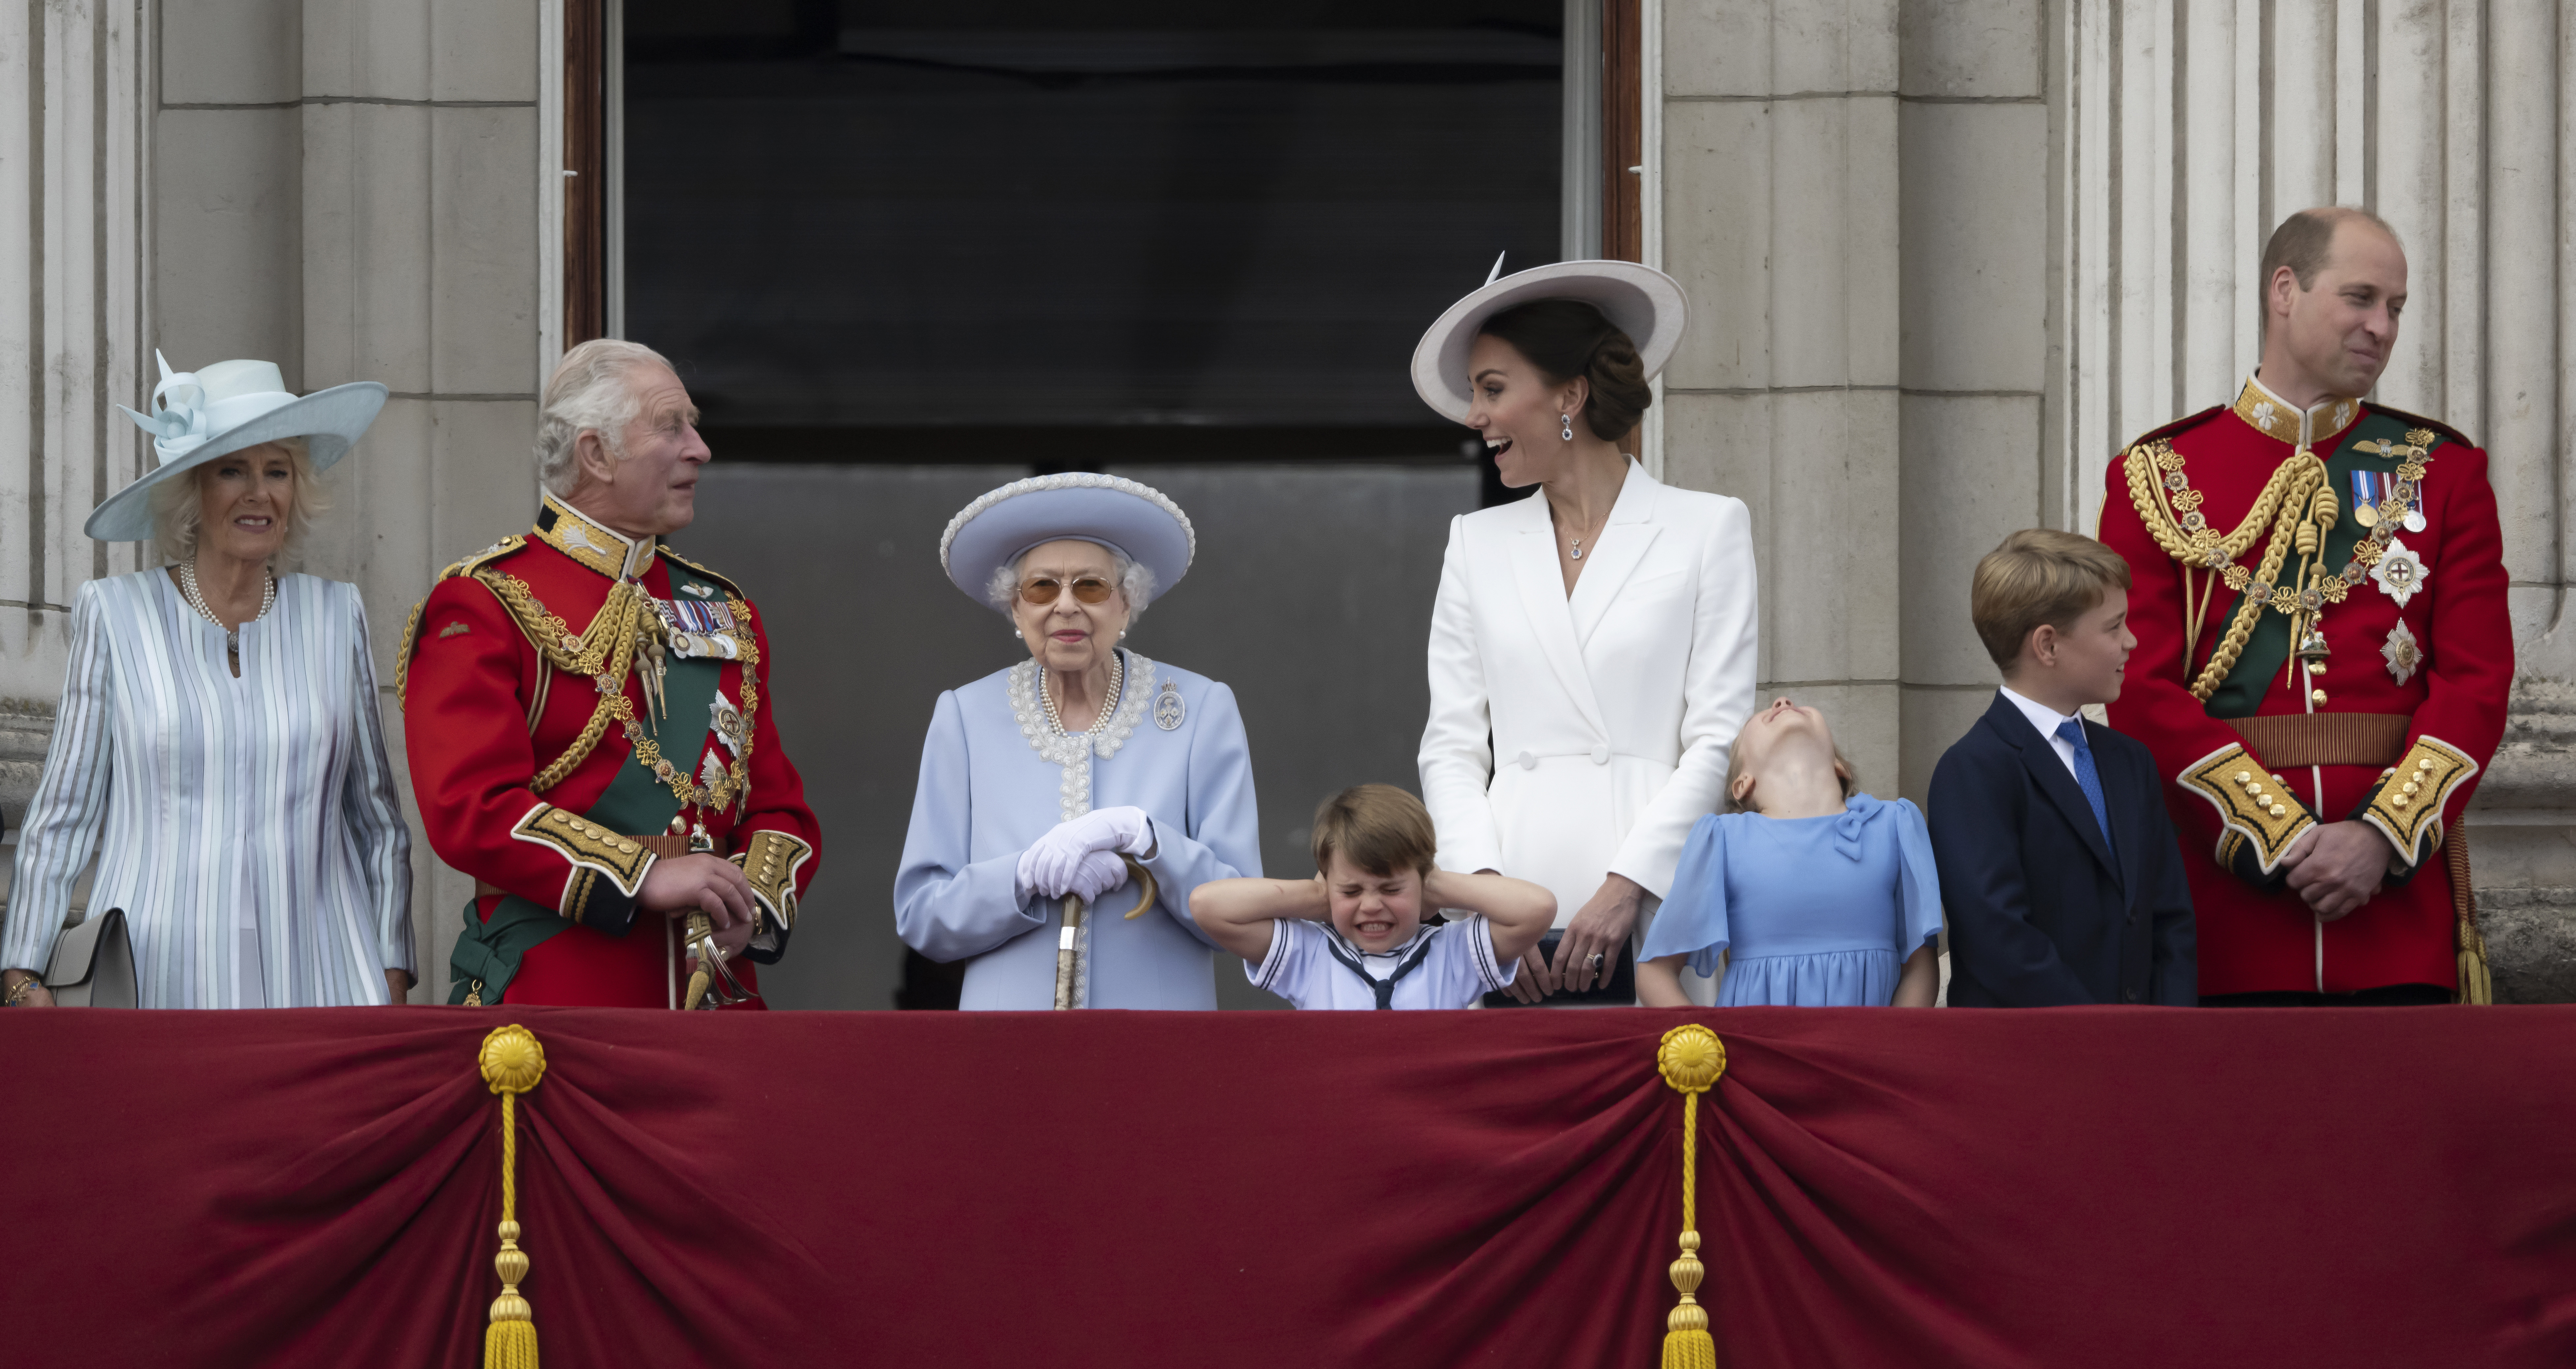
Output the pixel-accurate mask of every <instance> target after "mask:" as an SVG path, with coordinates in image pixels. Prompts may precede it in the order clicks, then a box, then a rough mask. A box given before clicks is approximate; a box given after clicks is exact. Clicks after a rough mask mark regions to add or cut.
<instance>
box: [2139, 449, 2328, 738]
mask: <svg viewBox="0 0 2576 1369" xmlns="http://www.w3.org/2000/svg"><path fill="white" fill-rule="evenodd" d="M2128 475H2129V500H2130V502H2131V503H2133V504H2135V505H2137V508H2138V517H2139V519H2140V520H2141V521H2143V522H2144V523H2145V524H2146V526H2147V534H2148V535H2149V536H2151V537H2153V538H2155V539H2156V545H2157V546H2159V547H2162V548H2164V551H2165V554H2166V555H2168V556H2171V557H2172V558H2173V559H2174V560H2176V561H2179V562H2181V563H2182V568H2183V576H2184V579H2183V597H2184V601H2185V602H2184V606H2183V617H2184V622H2183V630H2184V641H2183V661H2184V665H2185V668H2186V669H2188V668H2189V665H2190V661H2191V657H2192V656H2193V655H2195V654H2197V652H2198V651H2199V639H2200V629H2201V625H2202V623H2203V621H2204V619H2205V618H2206V616H2207V614H2208V609H2209V594H2210V591H2211V590H2212V589H2214V588H2215V586H2216V582H2217V581H2218V580H2220V579H2222V578H2223V579H2224V580H2225V581H2226V582H2227V584H2228V587H2229V588H2231V589H2243V588H2245V586H2246V585H2248V584H2252V585H2256V586H2259V587H2260V588H2258V589H2255V590H2251V591H2249V592H2248V593H2247V594H2246V597H2245V604H2244V606H2243V607H2241V608H2239V609H2238V610H2237V611H2236V618H2235V620H2234V621H2233V622H2231V623H2229V624H2228V627H2227V635H2226V636H2225V637H2224V638H2221V639H2220V641H2219V643H2218V646H2217V648H2216V649H2214V650H2213V651H2211V652H2210V654H2209V664H2208V665H2206V666H2205V667H2203V668H2202V670H2201V672H2200V674H2199V675H2198V676H2197V677H2195V678H2194V679H2193V680H2192V682H2191V696H2192V697H2193V698H2195V699H2198V700H2200V701H2201V702H2203V703H2207V702H2208V701H2209V696H2210V695H2211V694H2213V693H2216V692H2217V690H2218V686H2219V684H2220V683H2221V682H2222V681H2224V680H2226V678H2227V675H2228V672H2230V671H2232V670H2234V669H2235V668H2236V661H2237V658H2238V657H2240V656H2242V655H2244V654H2245V643H2246V642H2247V641H2248V640H2250V639H2251V638H2252V637H2253V635H2254V627H2255V624H2257V623H2259V622H2261V621H2262V620H2263V610H2264V608H2265V607H2266V606H2267V605H2269V604H2270V602H2271V599H2272V597H2273V595H2272V593H2271V591H2272V590H2273V589H2274V588H2275V587H2276V586H2275V582H2276V581H2277V579H2278V577H2279V576H2280V573H2281V563H2282V562H2283V561H2284V560H2286V559H2288V556H2289V552H2290V550H2291V548H2292V547H2293V546H2295V547H2297V548H2298V551H2299V554H2300V557H2301V560H2302V565H2301V567H2300V571H2299V579H2300V583H2299V585H2298V586H2297V590H2296V591H2294V592H2299V591H2304V592H2306V593H2318V595H2319V599H2320V603H2322V600H2323V595H2322V593H2321V592H2318V591H2313V590H2309V589H2308V586H2307V581H2308V579H2309V578H2310V577H2311V575H2312V574H2313V573H2314V572H2315V571H2316V567H2315V566H2314V565H2313V564H2312V563H2313V562H2314V561H2315V560H2316V557H2317V551H2318V548H2319V547H2320V546H2322V545H2323V532H2324V530H2325V529H2327V528H2331V527H2333V526H2334V523H2335V520H2336V519H2337V518H2339V517H2341V516H2342V508H2341V506H2340V505H2339V504H2338V503H2337V502H2336V500H2335V494H2334V491H2333V490H2332V489H2331V488H2329V487H2328V486H2327V484H2326V467H2325V463H2324V462H2322V461H2319V460H2318V459H2317V457H2316V453H2314V452H2311V451H2309V450H2308V449H2307V448H2305V447H2301V448H2299V449H2298V451H2297V452H2295V453H2294V454H2292V456H2291V457H2290V459H2289V460H2287V461H2284V462H2282V463H2281V465H2280V467H2279V468H2278V469H2276V470H2274V471H2273V472H2272V478H2271V479H2270V480H2267V481H2265V482H2264V484H2263V492H2262V493H2261V494H2260V495H2258V496H2256V497H2255V500H2254V507H2253V508H2252V509H2250V510H2248V511H2247V512H2246V515H2245V521H2244V522H2242V523H2239V524H2237V525H2236V529H2235V531H2233V532H2229V533H2227V534H2225V535H2224V536H2222V535H2220V533H2219V532H2218V530H2217V529H2215V528H2212V527H2210V526H2209V520H2208V518H2207V516H2206V515H2204V514H2202V513H2201V511H2200V506H2201V501H2202V494H2201V492H2200V491H2199V490H2195V489H2193V488H2191V480H2190V477H2188V476H2186V475H2185V474H2184V473H2183V458H2182V453H2180V452H2177V451H2175V450H2174V449H2173V443H2172V442H2171V441H2169V440H2166V439H2162V438H2159V439H2157V440H2156V441H2154V442H2142V443H2139V444H2138V445H2137V446H2134V447H2131V448H2130V449H2129V451H2128ZM2266 524H2269V525H2270V526H2271V529H2272V539H2271V541H2270V542H2269V543H2267V544H2266V545H2265V546H2264V548H2263V560H2262V568H2261V569H2260V570H2257V571H2255V572H2253V573H2251V574H2250V575H2249V574H2248V573H2247V572H2246V571H2245V570H2244V569H2243V568H2242V567H2239V566H2237V565H2236V564H2235V562H2236V559H2237V558H2238V557H2240V556H2242V555H2244V554H2245V552H2246V550H2247V549H2248V548H2250V547H2252V546H2253V545H2254V539H2255V537H2256V536H2258V535H2259V534H2260V533H2261V532H2262V530H2263V528H2264V526H2265V525H2266ZM2195 571H2200V572H2204V573H2207V574H2208V575H2209V576H2210V577H2211V584H2210V585H2209V586H2208V587H2205V588H2203V589H2201V590H2200V594H2199V597H2200V603H2199V605H2198V606H2197V608H2196V609H2195V606H2194V605H2193V604H2192V603H2191V602H2190V600H2191V598H2192V597H2193V576H2194V572H2195ZM2335 597H2336V598H2338V599H2339V598H2341V597H2342V596H2341V595H2340V594H2338V595H2336V596H2335Z"/></svg>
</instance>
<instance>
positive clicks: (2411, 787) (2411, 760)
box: [2361, 736, 2478, 865]
mask: <svg viewBox="0 0 2576 1369" xmlns="http://www.w3.org/2000/svg"><path fill="white" fill-rule="evenodd" d="M2477 773H2478V763H2477V762H2476V761H2473V760H2471V759H2469V756H2468V753H2467V752H2465V751H2462V750H2460V749H2459V748H2458V747H2456V746H2452V745H2451V744H2449V743H2448V742H2443V741H2439V740H2436V739H2435V738H2433V737H2429V736H2423V737H2417V738H2416V739H2415V745H2414V746H2413V747H2411V748H2409V749H2408V750H2407V752H2406V758H2405V759H2404V760H2401V761H2399V762H2398V763H2397V765H2396V767H2395V768H2394V769H2391V770H2389V771H2387V772H2386V773H2384V774H2382V775H2381V776H2380V780H2379V792H2378V793H2376V794H2373V795H2372V796H2371V799H2370V806H2369V807H2368V808H2366V809H2364V810H2362V815H2361V820H2362V821H2364V822H2367V823H2369V824H2370V825H2371V826H2373V827H2376V828H2378V829H2379V830H2380V831H2382V832H2385V833H2387V834H2388V839H2389V840H2390V841H2393V842H2395V843H2397V849H2398V850H2399V851H2400V852H2402V853H2404V855H2405V857H2406V863H2407V864H2409V865H2421V864H2423V863H2424V859H2425V857H2427V856H2430V855H2431V854H2433V853H2434V852H2435V851H2438V850H2440V849H2442V808H2443V805H2444V804H2446V803H2447V802H2449V800H2450V797H2451V791H2453V790H2455V789H2457V788H2459V787H2460V786H2461V785H2463V784H2466V783H2467V782H2468V781H2469V780H2470V779H2471V778H2472V777H2473V776H2475V775H2476V774H2477Z"/></svg>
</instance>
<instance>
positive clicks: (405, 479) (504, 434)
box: [0, 0, 552, 999]
mask: <svg viewBox="0 0 2576 1369" xmlns="http://www.w3.org/2000/svg"><path fill="white" fill-rule="evenodd" d="M539 10H540V5H539V4H538V3H535V0H393V2H392V3H362V0H161V3H159V4H157V5H153V6H143V5H139V4H135V3H131V0H122V2H120V3H105V2H104V0H59V2H56V0H49V3H46V4H41V5H29V6H17V7H9V6H0V88H5V89H7V90H9V91H10V92H11V96H12V97H11V98H7V99H0V425H7V427H8V429H9V430H10V431H12V432H14V433H18V434H22V436H21V437H20V439H19V440H20V441H21V442H22V443H23V446H24V449H25V450H26V451H27V452H28V453H29V454H30V455H29V459H27V460H25V461H23V462H21V461H17V460H14V459H12V460H10V461H6V462H0V817H6V818H9V819H13V820H14V818H15V817H16V815H17V809H18V808H19V807H20V806H22V805H23V804H24V801H25V792H24V791H26V790H27V789H30V788H32V787H33V783H34V779H35V775H36V773H37V771H38V769H39V767H40V764H41V760H42V757H43V749H44V743H45V738H46V736H47V734H48V733H49V732H50V728H51V717H52V700H53V699H54V698H55V697H56V696H57V695H58V694H59V692H60V689H61V681H62V669H63V659H64V651H65V648H66V646H67V642H66V639H65V634H64V623H65V609H66V606H67V605H68V604H69V603H70V601H71V596H72V594H73V592H74V591H75V590H76V589H77V588H78V586H79V584H80V583H81V582H82V581H83V580H86V579H89V578H92V577H94V576H99V575H107V574H116V573H122V572H126V571H131V570H135V569H139V568H141V567H142V566H144V565H147V564H153V563H157V561H158V557H157V556H153V555H149V554H148V553H147V551H146V549H142V548H137V547H131V546H126V547H103V546H98V545H95V544H92V543H91V542H90V541H89V540H88V539H87V538H86V537H83V536H82V535H81V534H80V524H81V521H82V520H83V519H84V518H85V517H86V516H87V514H88V512H89V510H90V509H91V507H93V506H94V505H95V504H96V503H97V502H98V500H99V499H101V498H103V497H105V496H106V495H107V494H108V493H110V492H112V491H114V490H115V489H117V488H118V487H120V486H122V485H123V484H124V483H125V482H126V481H128V480H130V479H132V478H133V477H134V476H135V475H136V474H139V473H140V472H141V471H142V470H143V469H145V465H146V463H148V462H149V461H150V459H151V457H150V449H149V447H148V445H146V444H144V443H143V442H141V441H140V440H139V438H138V436H137V435H136V434H135V433H134V430H133V429H132V427H131V425H129V424H127V423H126V422H125V421H124V420H123V419H122V418H121V417H117V416H115V414H114V411H113V409H112V408H111V407H110V406H111V405H113V404H116V403H127V404H134V405H138V406H139V405H141V404H142V403H143V401H144V397H145V395H146V394H148V392H149V391H150V389H151V385H152V379H153V371H152V369H151V355H152V349H153V347H154V346H159V347H161V348H162V349H163V350H165V351H166V352H167V353H168V355H169V357H170V359H171V360H172V362H173V363H174V364H176V365H178V366H180V367H182V368H187V367H193V366H198V365H203V364H205V363H208V362H212V361H220V360H224V359H227V358H232V357H260V358H265V359H270V360H274V361H276V362H277V363H278V365H279V366H280V368H281V369H283V370H284V372H285V375H286V381H287V384H288V385H289V386H290V387H291V388H293V389H296V390H299V391H310V390H316V389H321V388H324V387H327V386H331V385H337V384H342V383H345V382H348V381H352V380H378V381H382V382H384V383H385V384H386V385H387V386H388V387H390V388H391V389H392V391H393V398H392V401H391V402H390V403H388V404H387V406H386V408H385V412H384V414H383V416H382V417H381V418H379V419H378V420H377V422H376V425H375V427H374V428H373V429H372V430H370V432H369V433H368V435H367V439H366V441H364V442H363V443H361V444H360V445H359V447H358V449H357V450H356V451H355V452H354V453H353V454H352V455H351V456H350V457H349V458H348V460H347V461H346V462H344V463H343V464H342V465H341V466H339V467H338V468H336V469H335V470H334V471H332V472H331V474H330V475H329V476H328V477H326V481H325V488H326V490H327V492H328V494H329V495H330V497H331V498H332V500H333V503H334V508H333V509H332V511H331V512H330V513H329V514H328V515H327V516H326V517H325V518H324V520H323V521H322V522H321V524H320V526H319V527H318V529H317V530H316V533H315V535H314V537H313V539H312V541H311V542H310V544H309V545H307V546H306V547H305V548H304V553H303V561H302V566H301V568H302V569H304V570H307V571H310V572H312V573H314V574H317V575H322V576H326V577H329V578H332V579H339V580H349V581H353V582H355V583H356V584H357V585H358V586H359V587H360V590H361V591H362V593H363V595H364V597H365V601H366V605H367V613H368V618H369V623H370V626H371V629H372V636H373V638H374V642H375V647H376V668H377V671H378V674H379V678H380V683H381V686H382V690H383V695H384V703H385V715H386V723H387V727H388V732H389V740H390V741H391V743H392V746H393V749H394V757H393V758H394V761H395V764H396V767H397V769H400V768H401V767H402V760H403V753H402V745H403V738H402V730H401V727H402V718H401V713H400V710H399V709H397V708H396V707H394V706H393V697H392V696H393V654H394V646H395V643H396V641H397V640H398V638H399V636H400V634H401V632H402V628H403V624H404V621H405V620H406V618H407V617H408V616H409V613H410V610H411V606H412V604H413V603H414V602H415V601H417V600H418V599H419V598H420V596H421V595H422V594H423V593H424V592H425V591H426V589H427V587H428V584H429V579H430V577H431V576H432V575H433V574H435V573H436V571H437V569H438V568H439V567H441V566H443V565H445V564H447V563H448V562H450V561H452V560H454V559H456V558H457V557H459V556H462V555H464V554H465V553H467V552H470V551H473V550H475V549H476V548H479V547H482V546H485V545H488V544H489V543H491V542H492V541H493V540H495V539H496V538H498V537H500V536H501V535H503V534H504V533H507V532H511V531H514V530H516V529H518V528H520V527H522V526H524V525H525V522H526V519H527V516H528V511H529V509H530V507H531V506H532V502H533V490H534V478H533V475H532V473H531V471H530V456H529V451H528V446H529V441H530V438H531V436H532V433H533V429H534V421H535V409H536V389H537V385H538V379H539V375H540V370H539V368H540V365H541V360H542V359H541V357H540V355H539V349H540V344H541V335H542V334H543V327H542V325H541V322H540V317H539V314H540V308H539V278H538V277H539V252H540V247H541V231H540V224H539V222H538V215H539V204H540V197H541V193H542V192H543V191H545V190H547V189H549V188H550V187H545V186H543V185H541V183H540V167H541V166H542V165H548V164H551V160H552V159H551V156H544V157H541V149H540V147H539V128H538V92H539V86H540V57H541V53H542V52H543V51H544V44H543V43H542V42H541V35H540V33H539V31H538V25H539V21H540V16H539ZM147 20H148V21H150V22H154V23H158V24H159V25H161V29H160V31H159V32H158V33H157V34H156V33H152V32H150V31H148V30H147V28H146V23H147ZM21 90H25V91H28V92H29V94H30V98H28V99H24V100H20V99H17V98H15V95H16V92H18V91H21ZM12 455H13V457H14V453H13V454H12ZM404 799H405V804H406V807H407V808H408V807H409V799H410V794H409V788H408V783H407V781H406V783H405V786H404ZM413 836H414V889H415V893H416V901H415V905H414V909H413V921H414V925H415V928H416V929H417V931H418V935H419V943H420V944H419V948H418V953H419V957H420V966H421V970H422V974H423V980H424V982H423V984H422V986H421V989H420V990H419V992H418V995H417V996H418V997H420V998H423V999H429V998H433V997H436V998H443V997H444V993H445V987H446V985H445V979H446V959H447V947H448V944H449V943H450V942H451V941H452V940H453V939H454V935H455V925H456V924H455V919H456V916H457V914H456V910H457V909H458V908H460V907H461V906H463V904H464V902H465V899H466V897H467V895H468V892H469V890H470V884H469V882H468V881H466V880H464V879H463V878H462V877H461V876H459V875H457V874H456V873H455V872H454V871H452V870H449V869H447V868H446V867H445V866H444V865H442V864H440V863H439V862H438V860H437V859H436V858H435V856H434V855H432V854H431V852H430V850H429V848H428V845H427V843H426V842H424V841H422V840H420V836H419V830H418V827H417V823H416V821H415V826H414V831H413Z"/></svg>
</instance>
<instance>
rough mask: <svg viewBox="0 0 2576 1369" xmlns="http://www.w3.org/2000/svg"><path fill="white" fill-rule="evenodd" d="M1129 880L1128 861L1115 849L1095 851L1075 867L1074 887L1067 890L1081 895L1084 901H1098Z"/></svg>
mask: <svg viewBox="0 0 2576 1369" xmlns="http://www.w3.org/2000/svg"><path fill="white" fill-rule="evenodd" d="M1126 882H1127V862H1126V861H1124V860H1121V859H1119V858H1118V853H1117V852H1115V851H1094V852H1092V853H1091V854H1090V855H1087V856H1084V857H1083V858H1082V863H1081V864H1080V865H1077V866H1075V867H1074V870H1073V887H1072V888H1070V889H1067V890H1066V891H1065V892H1067V893H1070V894H1076V895H1079V896H1080V897H1081V899H1082V901H1083V902H1084V903H1098V902H1099V901H1100V896H1101V895H1102V894H1105V893H1108V892H1109V891H1110V890H1112V889H1115V888H1117V887H1118V886H1119V885H1121V884H1124V883H1126Z"/></svg>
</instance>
